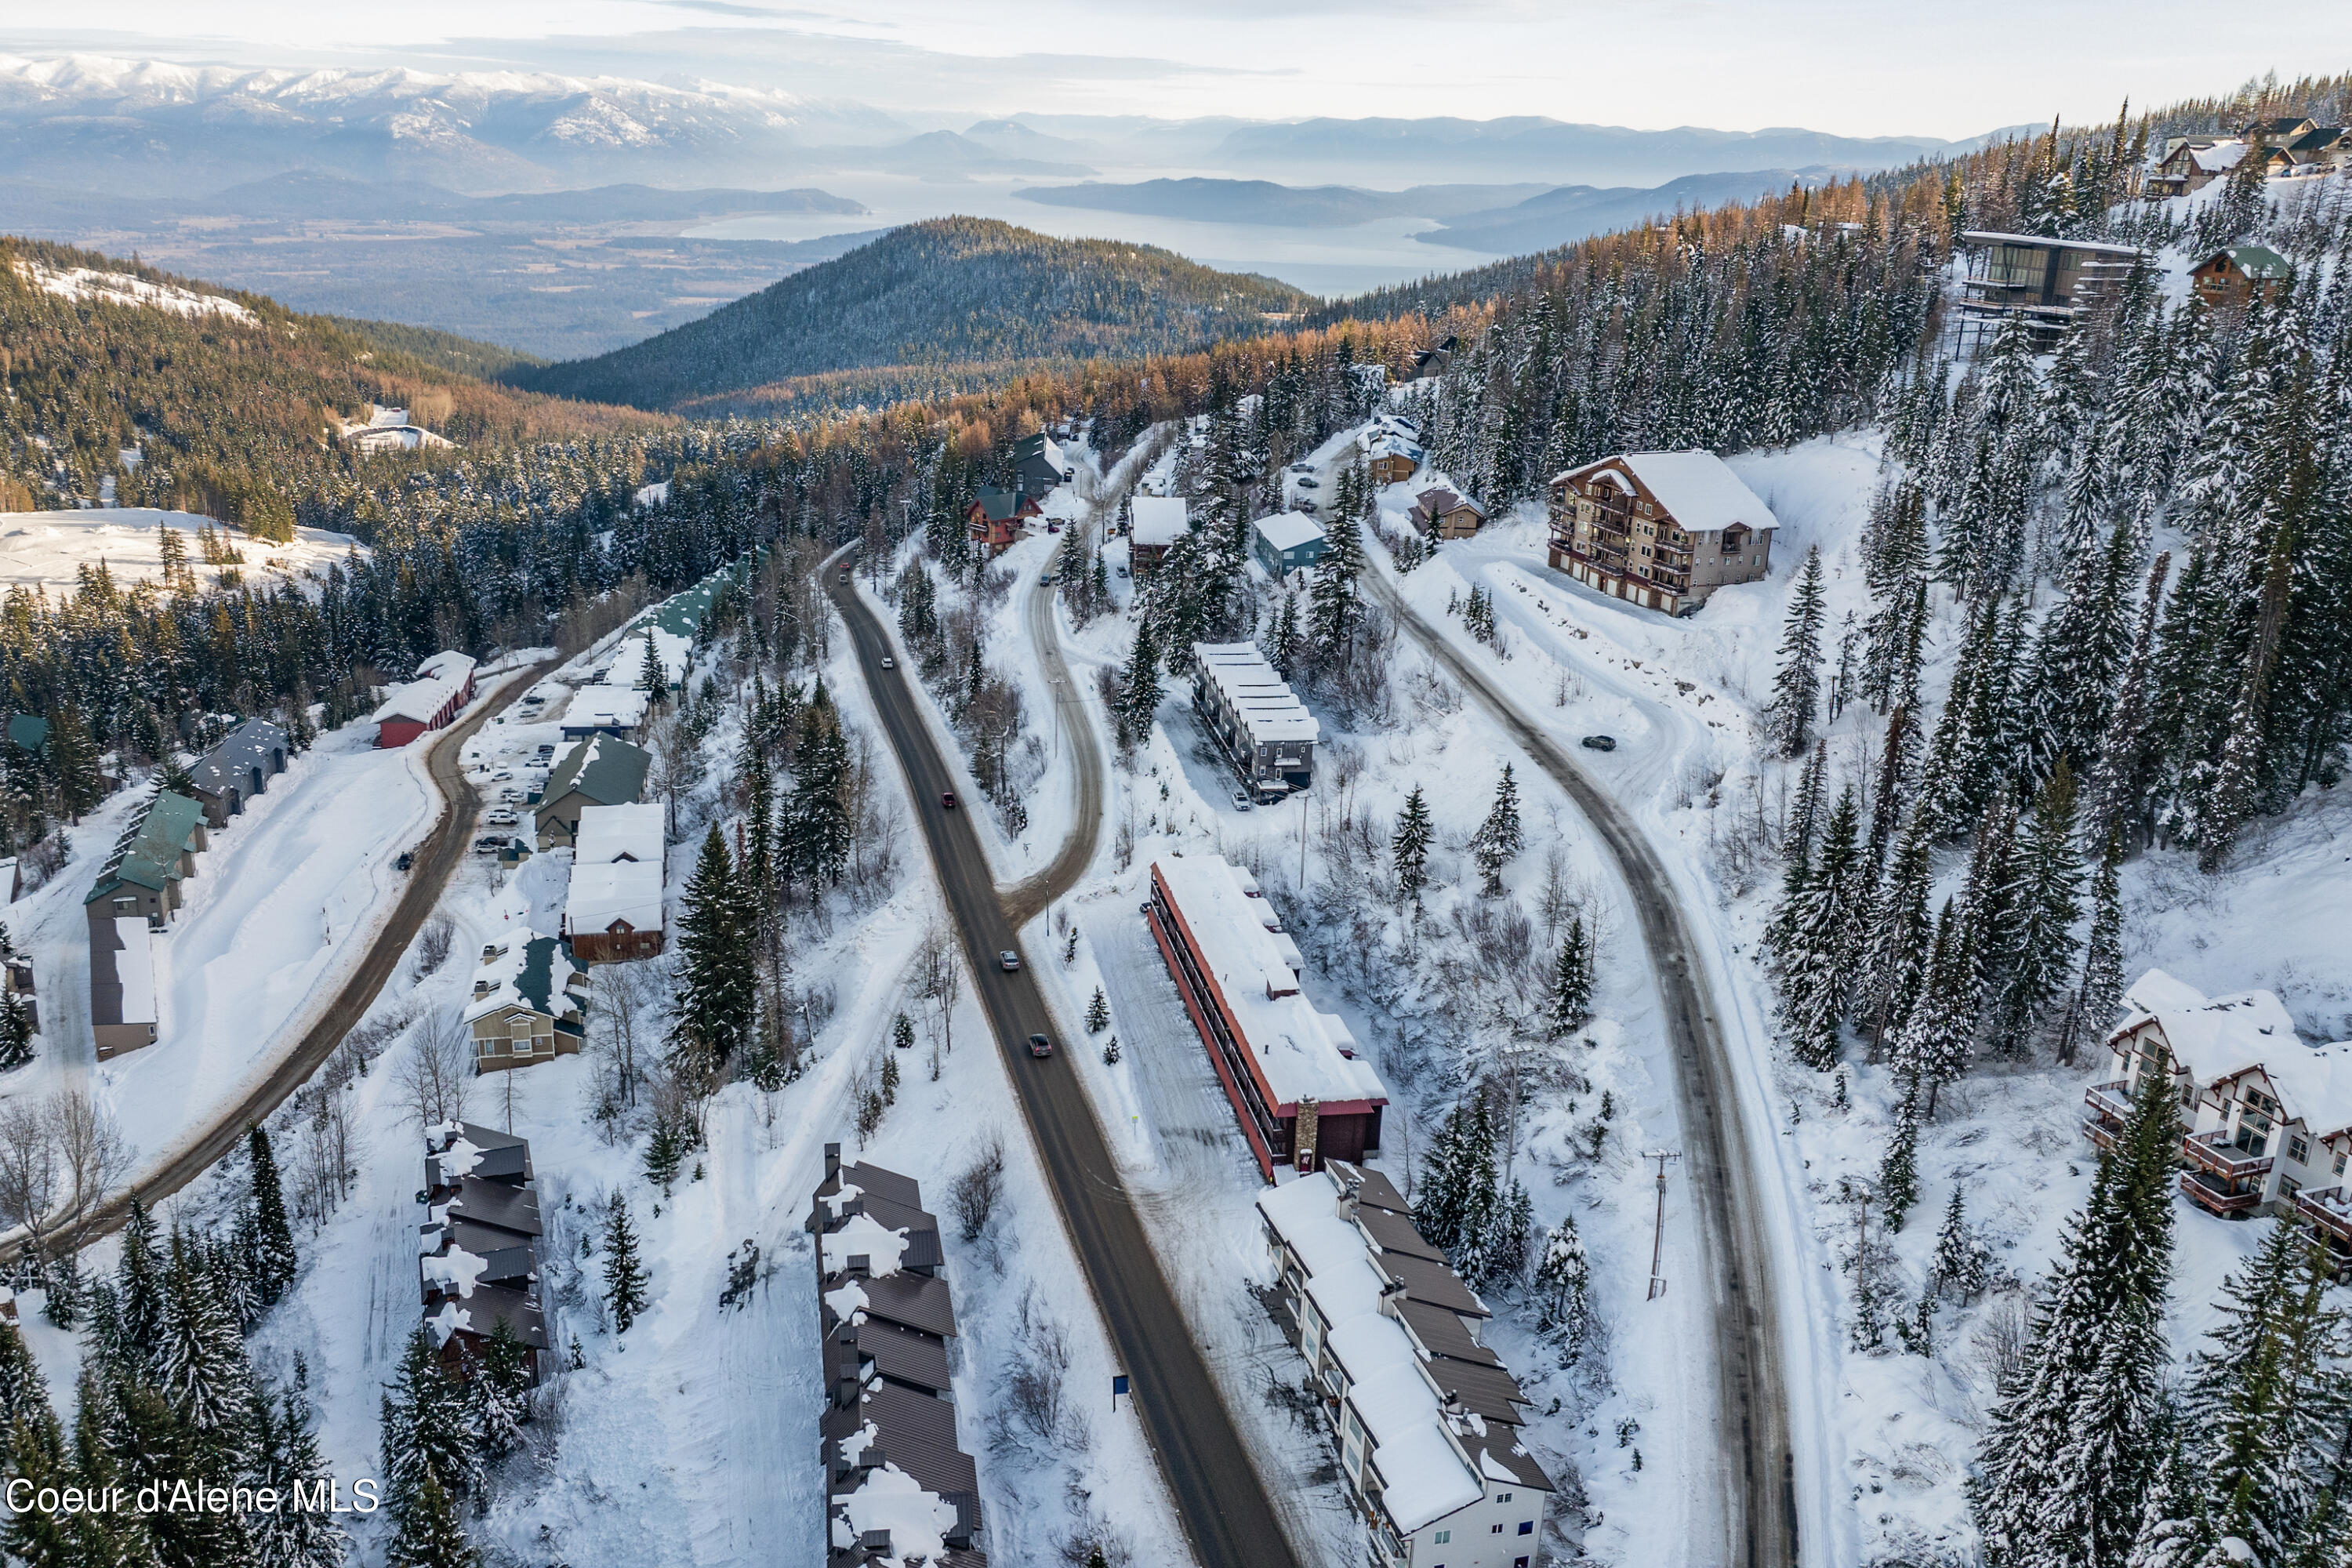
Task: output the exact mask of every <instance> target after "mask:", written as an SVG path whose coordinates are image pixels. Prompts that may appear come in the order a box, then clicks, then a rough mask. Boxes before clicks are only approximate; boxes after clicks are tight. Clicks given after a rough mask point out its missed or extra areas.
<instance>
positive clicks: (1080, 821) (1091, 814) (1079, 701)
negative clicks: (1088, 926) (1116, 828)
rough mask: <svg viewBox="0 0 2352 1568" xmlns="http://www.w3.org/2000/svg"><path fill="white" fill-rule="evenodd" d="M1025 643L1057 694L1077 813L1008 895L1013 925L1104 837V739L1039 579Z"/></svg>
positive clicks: (1067, 882) (1039, 905) (1067, 884)
mask: <svg viewBox="0 0 2352 1568" xmlns="http://www.w3.org/2000/svg"><path fill="white" fill-rule="evenodd" d="M1029 646H1030V647H1032V648H1033V649H1034V650H1035V653H1036V656H1037V664H1038V668H1041V669H1043V670H1044V671H1045V679H1046V680H1047V681H1048V682H1049V683H1050V684H1051V687H1052V689H1053V691H1054V692H1055V711H1054V713H1053V714H1052V716H1051V721H1052V722H1053V723H1055V724H1057V725H1059V726H1060V728H1061V741H1060V743H1061V744H1062V745H1065V746H1067V747H1069V748H1070V749H1071V754H1072V756H1073V757H1074V758H1075V759H1076V763H1077V774H1078V798H1077V805H1076V814H1075V815H1074V816H1072V817H1071V819H1070V836H1069V837H1068V838H1067V839H1066V840H1065V841H1064V842H1063V845H1062V851H1061V853H1060V854H1058V855H1056V856H1055V857H1054V863H1053V864H1052V865H1050V866H1048V867H1046V868H1045V869H1044V870H1042V871H1040V872H1038V873H1037V874H1036V875H1035V876H1034V877H1032V878H1030V879H1028V880H1027V881H1025V882H1024V883H1022V884H1021V885H1020V886H1019V887H1017V888H1015V889H1013V891H1012V892H1011V893H1010V894H1009V895H1008V896H1007V897H1006V900H1005V908H1006V912H1007V913H1008V914H1009V915H1011V916H1012V919H1013V924H1014V925H1017V926H1019V925H1027V924H1028V923H1029V922H1030V921H1032V920H1034V919H1035V918H1036V917H1037V916H1038V915H1039V914H1041V913H1043V912H1044V911H1045V910H1046V908H1047V907H1048V906H1050V905H1051V904H1052V903H1053V901H1054V900H1055V899H1058V898H1060V897H1061V896H1062V895H1063V894H1064V893H1066V892H1068V891H1069V890H1070V889H1072V888H1074V887H1076V886H1077V882H1078V879H1079V878H1080V877H1083V876H1085V875H1086V871H1087V867H1088V866H1091V865H1093V864H1094V858H1095V848H1096V847H1097V845H1098V844H1100V843H1101V842H1102V817H1103V753H1102V739H1101V737H1100V736H1098V735H1097V734H1096V733H1095V727H1094V726H1093V725H1092V724H1091V723H1089V722H1087V709H1086V699H1085V698H1084V697H1083V696H1081V695H1080V694H1079V691H1078V688H1077V682H1076V680H1075V679H1073V678H1072V677H1071V675H1070V667H1069V665H1068V664H1067V663H1066V662H1065V661H1064V660H1063V658H1062V637H1061V632H1060V630H1059V628H1058V627H1056V626H1055V624H1054V590H1053V589H1051V588H1048V587H1046V586H1045V584H1033V585H1032V586H1031V588H1030V590H1029Z"/></svg>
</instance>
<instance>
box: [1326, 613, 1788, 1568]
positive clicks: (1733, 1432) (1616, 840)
mask: <svg viewBox="0 0 2352 1568" xmlns="http://www.w3.org/2000/svg"><path fill="white" fill-rule="evenodd" d="M1363 581H1364V584H1365V586H1366V587H1367V589H1368V590H1369V591H1370V595H1371V596H1372V597H1373V598H1374V599H1376V600H1378V601H1379V602H1380V603H1381V605H1383V606H1384V607H1385V608H1386V609H1387V610H1388V612H1389V613H1390V614H1391V615H1392V616H1395V617H1396V619H1397V624H1398V625H1399V626H1401V627H1402V628H1403V629H1404V630H1405V631H1406V632H1407V633H1409V634H1410V635H1411V636H1412V637H1413V639H1414V640H1415V641H1417V642H1419V643H1420V644H1421V646H1422V647H1423V648H1425V649H1426V650H1428V652H1429V655H1430V657H1431V658H1434V659H1436V660H1437V661H1438V662H1439V663H1440V664H1442V665H1444V667H1445V668H1446V670H1447V671H1448V672H1449V673H1450V674H1451V675H1452V676H1453V677H1454V679H1456V680H1457V681H1459V682H1461V684H1462V686H1463V688H1464V689H1465V690H1467V691H1468V692H1469V693H1470V694H1471V695H1472V696H1473V697H1474V698H1475V699H1476V700H1477V701H1478V702H1479V704H1480V705H1481V706H1482V707H1484V708H1486V710H1488V711H1489V712H1491V713H1493V714H1494V716H1495V717H1496V719H1497V720H1498V721H1501V723H1502V725H1503V727H1504V728H1505V729H1506V730H1507V731H1510V733H1511V735H1512V737H1513V738H1514V739H1515V740H1517V742H1518V743H1519V745H1520V747H1521V748H1522V749H1523V750H1525V751H1526V752H1527V753H1528V756H1529V757H1530V758H1531V759H1533V761H1534V762H1535V763H1536V764H1537V765H1538V767H1540V768H1542V769H1543V771H1544V772H1545V773H1548V774H1549V775H1550V777H1551V779H1552V780H1553V782H1554V783H1556V784H1559V787H1560V788H1561V789H1562V790H1563V791H1565V792H1566V793H1567V795H1568V797H1569V799H1570V800H1571V801H1573V802H1575V803H1576V805H1577V808H1578V809H1579V810H1580V811H1581V812H1583V813H1584V815H1585V817H1586V818H1587V820H1589V821H1590V822H1591V824H1592V826H1593V829H1594V830H1595V831H1596V832H1597V833H1598V834H1599V835H1600V836H1601V843H1602V844H1604V845H1605V846H1607V847H1608V849H1609V852H1610V854H1611V856H1612V857H1613V858H1615V860H1616V862H1617V868H1618V872H1619V874H1620V875H1621V876H1622V877H1623V879H1624V881H1625V886H1626V889H1628V890H1629V891H1630V892H1631V893H1632V895H1633V907H1634V910H1635V912H1636V915H1637V917H1638V919H1639V921H1640V924H1641V930H1642V941H1643V945H1644V946H1646V947H1647V948H1648V949H1649V952H1650V962H1651V967H1652V969H1653V970H1654V971H1655V973H1656V974H1657V977H1658V991H1659V998H1660V1000H1661V1001H1662V1002H1663V1003H1664V1012H1665V1019H1666V1029H1667V1033H1668V1035H1669V1037H1671V1041H1672V1044H1673V1047H1674V1058H1675V1098H1676V1100H1677V1102H1678V1104H1679V1106H1680V1110H1681V1114H1682V1124H1683V1135H1684V1139H1685V1148H1684V1151H1683V1153H1684V1161H1685V1173H1686V1176H1687V1179H1688V1181H1689V1184H1690V1188H1691V1192H1692V1194H1694V1196H1695V1197H1696V1208H1697V1212H1698V1215H1699V1231H1700V1237H1699V1239H1700V1244H1701V1256H1702V1258H1704V1259H1705V1261H1706V1269H1707V1271H1708V1274H1709V1276H1710V1279H1711V1280H1712V1282H1713V1283H1714V1285H1715V1294H1714V1296H1713V1297H1712V1306H1713V1308H1714V1318H1715V1352H1716V1367H1717V1397H1718V1399H1719V1400H1720V1402H1721V1407H1720V1410H1719V1413H1718V1417H1717V1419H1718V1422H1719V1432H1718V1436H1719V1438H1720V1441H1721V1442H1722V1444H1723V1446H1724V1449H1725V1452H1724V1468H1725V1473H1726V1474H1727V1476H1729V1477H1731V1478H1734V1479H1736V1481H1737V1483H1738V1484H1737V1487H1736V1489H1735V1490H1734V1493H1733V1495H1731V1496H1728V1497H1727V1498H1726V1499H1725V1500H1724V1510H1725V1520H1726V1524H1727V1540H1726V1542H1725V1547H1726V1550H1727V1552H1729V1553H1731V1556H1730V1561H1733V1562H1736V1563H1740V1564H1742V1565H1743V1568H1795V1564H1796V1562H1797V1504H1796V1494H1795V1479H1794V1472H1793V1469H1792V1461H1791V1458H1790V1446H1789V1421H1788V1402H1787V1398H1786V1394H1785V1392H1784V1385H1783V1382H1782V1375H1781V1369H1780V1332H1779V1329H1778V1327H1777V1325H1776V1323H1775V1322H1774V1319H1773V1302H1772V1268H1771V1249H1770V1247H1769V1245H1768V1243H1767V1241H1766V1238H1765V1236H1764V1227H1763V1223H1762V1220H1761V1218H1760V1216H1759V1215H1758V1214H1757V1212H1756V1207H1755V1205H1754V1203H1753V1201H1752V1199H1751V1196H1750V1187H1751V1184H1752V1183H1753V1181H1754V1175H1753V1172H1754V1171H1755V1168H1756V1167H1755V1164H1754V1163H1753V1161H1752V1158H1751V1155H1750V1152H1749V1149H1748V1130H1747V1128H1746V1126H1745V1125H1744V1124H1743V1123H1742V1122H1741V1121H1740V1119H1739V1105H1738V1098H1737V1094H1736V1091H1735V1090H1734V1089H1733V1087H1732V1081H1731V1065H1730V1058H1729V1054H1728V1050H1727V1047H1726V1045H1725V1042H1724V1036H1723V1026H1722V1022H1721V1016H1720V1015H1719V1014H1718V1013H1717V1010H1716V1006H1715V1000H1714V998H1713V996H1712V995H1711V994H1709V992H1708V987H1707V983H1706V971H1705V970H1704V969H1703V968H1701V967H1700V965H1699V963H1698V960H1697V956H1696V953H1697V949H1696V944H1694V943H1693V942H1692V941H1691V937H1690V932H1689V931H1688V929H1687V928H1686V927H1685V925H1684V923H1683V917H1682V910H1681V907H1680V906H1679V905H1678V904H1677V903H1676V902H1675V895H1674V888H1673V884H1672V883H1671V882H1670V881H1669V880H1668V879H1667V877H1666V871H1665V868H1664V866H1663V865H1661V864H1660V863H1659V861H1658V856H1657V851H1656V850H1655V849H1654V848H1652V847H1651V845H1650V841H1649V838H1648V837H1647V836H1645V835H1644V834H1643V832H1642V830H1641V828H1640V827H1638V826H1635V824H1634V822H1633V818H1632V817H1630V816H1627V815H1626V814H1625V812H1624V810H1623V809H1622V807H1621V806H1619V805H1618V804H1617V802H1616V800H1615V799H1614V798H1613V797H1612V796H1611V795H1609V794H1608V793H1607V792H1606V791H1605V790H1603V789H1602V788H1601V786H1600V785H1599V784H1595V783H1594V782H1593V781H1592V777H1591V774H1589V773H1586V772H1585V771H1584V770H1583V769H1582V768H1580V767H1579V766H1578V765H1577V764H1576V762H1575V760H1574V759H1573V758H1572V757H1570V754H1569V753H1568V752H1567V751H1566V750H1565V749H1564V748H1563V747H1562V746H1561V745H1560V744H1559V742H1558V741H1557V740H1555V739H1554V738H1553V737H1552V735H1551V733H1550V732H1549V731H1547V730H1546V729H1545V728H1544V727H1543V726H1541V725H1539V724H1538V723H1536V722H1534V721H1531V720H1530V719H1528V717H1527V715H1526V714H1525V713H1523V712H1522V711H1521V710H1519V708H1518V705H1517V703H1515V702H1513V701H1512V700H1510V699H1509V698H1508V697H1507V695H1505V694H1504V692H1503V691H1502V689H1500V688H1499V687H1498V686H1496V684H1495V683H1494V682H1493V681H1492V680H1490V679H1488V678H1487V676H1486V672H1485V671H1484V670H1482V669H1480V668H1478V667H1477V666H1476V665H1475V664H1474V663H1472V662H1471V661H1470V660H1469V659H1467V658H1465V657H1463V655H1462V653H1461V652H1460V650H1459V649H1457V648H1455V647H1454V645H1453V643H1452V642H1450V641H1449V640H1447V638H1446V637H1444V636H1443V635H1441V634H1440V633H1439V632H1438V631H1437V630H1436V629H1435V628H1434V627H1433V626H1430V624H1429V623H1428V622H1427V621H1426V620H1424V619H1423V617H1422V616H1420V615H1419V614H1418V613H1417V612H1416V611H1414V610H1413V609H1412V607H1411V606H1410V605H1407V604H1405V602H1404V600H1403V598H1402V596H1401V595H1398V593H1397V592H1396V588H1395V585H1394V584H1392V583H1391V582H1390V581H1389V579H1388V577H1387V576H1386V574H1383V573H1382V572H1381V571H1380V570H1379V569H1378V568H1374V569H1373V570H1371V571H1369V572H1367V573H1365V574H1364V578H1363ZM1692 1544H1693V1547H1694V1552H1693V1560H1694V1561H1697V1562H1703V1561H1705V1557H1704V1555H1703V1554H1702V1553H1700V1552H1698V1551H1696V1546H1697V1543H1696V1542H1693V1543H1692Z"/></svg>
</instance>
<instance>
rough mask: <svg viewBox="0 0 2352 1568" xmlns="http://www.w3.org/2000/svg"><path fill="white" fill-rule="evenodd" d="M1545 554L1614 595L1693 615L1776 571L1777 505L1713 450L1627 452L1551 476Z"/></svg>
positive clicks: (1676, 613) (1557, 569)
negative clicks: (1736, 586)
mask: <svg viewBox="0 0 2352 1568" xmlns="http://www.w3.org/2000/svg"><path fill="white" fill-rule="evenodd" d="M1550 489H1551V508H1550V510H1551V543H1550V547H1549V550H1548V551H1547V552H1546V559H1547V560H1548V561H1549V563H1550V564H1551V567H1552V570H1554V571H1555V572H1564V573H1566V574H1568V575H1569V576H1570V577H1573V578H1575V579H1576V580H1577V581H1578V582H1580V583H1582V584H1586V585H1588V586H1590V587H1593V588H1598V589H1599V590H1600V591H1601V592H1602V593H1604V594H1607V595H1610V596H1611V597H1612V598H1619V599H1623V600H1625V601H1627V602H1628V603H1630V604H1635V605H1642V606H1643V608H1645V609H1652V610H1664V612H1665V613H1666V614H1668V615H1670V616H1685V615H1689V614H1690V613H1691V612H1692V611H1694V610H1696V609H1697V608H1698V607H1699V606H1700V605H1704V604H1706V601H1707V599H1708V597H1709V596H1710V595H1713V594H1714V593H1715V591H1716V590H1717V588H1720V587H1723V586H1725V585H1726V584H1732V583H1753V582H1756V581H1758V580H1759V579H1761V578H1763V577H1765V576H1768V575H1769V574H1770V573H1771V570H1772V534H1773V531H1774V530H1775V529H1777V528H1778V527H1779V526H1780V522H1779V520H1778V519H1776V518H1775V517H1773V515H1772V509H1771V508H1770V507H1768V506H1766V505H1765V504H1764V502H1763V500H1762V499H1761V498H1759V496H1758V495H1757V494H1756V492H1755V491H1754V490H1751V489H1748V486H1747V485H1746V484H1745V483H1743V482H1742V481H1741V480H1740V478H1739V476H1738V475H1737V474H1735V473H1733V472H1732V471H1731V469H1730V468H1729V466H1728V465H1727V464H1726V463H1725V462H1724V460H1723V459H1722V458H1718V457H1717V456H1716V455H1715V454H1714V453H1712V452H1696V451H1694V452H1621V453H1619V454H1618V455H1617V456H1615V457H1612V458H1601V460H1600V461H1599V462H1597V463H1587V464H1585V465H1584V467H1582V468H1570V469H1569V470H1568V472H1566V473H1564V474H1559V475H1557V476H1555V477H1554V478H1553V479H1552V481H1551V486H1550Z"/></svg>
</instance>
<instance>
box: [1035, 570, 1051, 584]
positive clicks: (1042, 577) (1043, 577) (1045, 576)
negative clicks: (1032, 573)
mask: <svg viewBox="0 0 2352 1568" xmlns="http://www.w3.org/2000/svg"><path fill="white" fill-rule="evenodd" d="M1053 585H1054V574H1052V573H1051V572H1041V573H1039V574H1038V575H1037V586H1039V587H1040V588H1050V587H1052V586H1053Z"/></svg>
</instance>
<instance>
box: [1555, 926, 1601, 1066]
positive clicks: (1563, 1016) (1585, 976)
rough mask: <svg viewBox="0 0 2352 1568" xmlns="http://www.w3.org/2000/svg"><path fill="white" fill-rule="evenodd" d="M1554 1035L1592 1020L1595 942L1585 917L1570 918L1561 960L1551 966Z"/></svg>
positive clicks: (1560, 1034) (1569, 1033)
mask: <svg viewBox="0 0 2352 1568" xmlns="http://www.w3.org/2000/svg"><path fill="white" fill-rule="evenodd" d="M1549 1011H1550V1015H1551V1036H1552V1038H1554V1039H1559V1038H1560V1037H1563V1036H1567V1035H1572V1034H1574V1033H1575V1032H1576V1031H1577V1030H1579V1029H1580V1028H1582V1027H1584V1026H1585V1025H1586V1024H1588V1023H1590V1022H1591V1020H1592V942H1591V938H1589V937H1587V936H1586V935H1585V934H1584V917H1583V916H1582V915H1581V914H1574V915H1570V916H1569V917H1568V931H1567V932H1566V934H1564V935H1563V936H1562V937H1561V938H1560V942H1559V962H1558V963H1555V964H1553V966H1552V978H1551V1006H1550V1009H1549Z"/></svg>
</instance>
